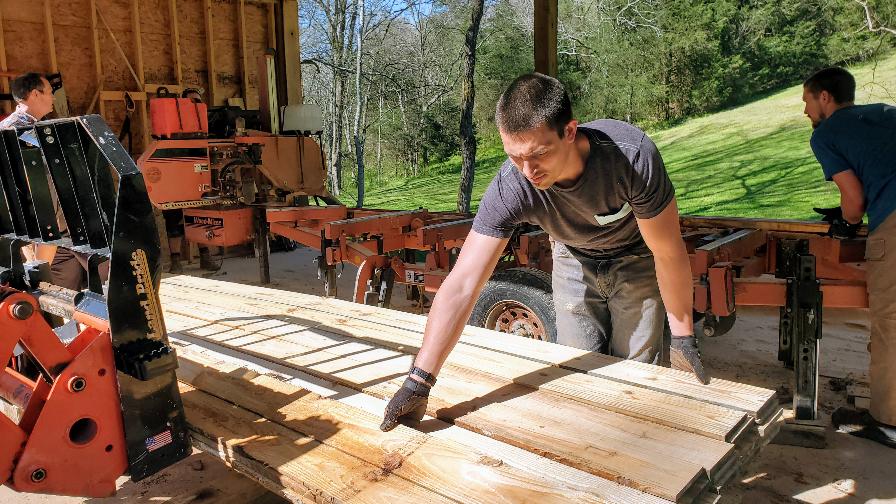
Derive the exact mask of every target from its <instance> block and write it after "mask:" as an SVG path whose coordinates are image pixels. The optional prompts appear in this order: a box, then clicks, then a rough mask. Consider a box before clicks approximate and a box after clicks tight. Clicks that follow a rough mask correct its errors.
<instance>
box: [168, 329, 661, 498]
mask: <svg viewBox="0 0 896 504" xmlns="http://www.w3.org/2000/svg"><path fill="white" fill-rule="evenodd" d="M169 336H170V341H171V342H172V344H173V345H175V347H176V348H177V349H178V350H177V351H178V354H179V355H183V354H182V353H181V350H182V349H184V348H185V347H186V348H188V351H190V352H193V353H198V354H201V355H202V359H203V361H202V362H203V365H205V366H207V367H211V368H213V369H217V370H224V371H225V372H229V369H233V368H242V367H247V368H249V369H250V370H251V371H253V372H255V373H257V374H260V375H265V376H269V377H272V378H275V379H277V380H280V381H282V382H285V383H289V384H292V385H294V386H297V387H299V388H302V389H305V390H309V391H314V392H315V393H317V394H319V395H321V396H323V397H327V398H330V399H332V400H336V401H339V402H340V403H342V404H346V405H348V406H352V407H354V408H357V409H359V410H361V411H364V412H366V413H367V414H369V415H373V416H374V418H377V419H379V418H380V417H381V415H382V412H383V408H385V405H386V401H384V400H382V399H378V398H375V397H372V396H369V395H366V394H363V393H361V392H358V391H356V390H352V389H350V388H347V387H343V386H341V385H337V384H335V383H333V382H330V381H326V380H322V379H319V378H315V377H313V376H310V375H308V374H305V373H303V372H301V371H297V370H295V369H293V368H289V367H285V366H282V365H279V364H274V363H271V362H267V361H263V360H261V359H258V358H255V357H252V356H251V355H247V354H244V353H241V352H237V351H232V350H228V349H225V348H222V347H218V346H217V345H212V344H209V343H207V342H204V341H202V340H198V339H196V338H193V337H190V336H187V335H184V334H180V333H171V334H170V335H169ZM222 352H223V353H222ZM426 421H427V423H428V426H429V425H431V426H432V427H431V428H429V427H428V428H427V431H428V433H427V435H428V436H432V437H434V438H437V439H441V440H444V441H448V442H451V443H455V444H458V445H460V446H463V447H464V448H465V450H466V451H467V453H468V456H469V457H475V458H476V459H479V458H481V457H491V458H496V459H499V460H500V461H501V462H502V463H501V466H508V467H511V468H513V469H514V470H516V471H519V472H520V473H522V474H524V475H527V477H528V478H530V479H534V480H539V481H545V482H546V483H545V484H548V485H550V486H552V487H556V488H564V489H570V490H572V491H577V492H580V493H584V494H594V495H597V496H599V497H600V498H601V500H603V501H605V502H608V503H625V504H659V503H661V502H668V501H666V500H665V499H660V498H658V497H654V496H652V495H648V494H645V493H643V492H639V491H637V490H634V489H632V488H628V487H625V486H623V485H620V484H618V483H615V482H612V481H609V480H606V479H603V478H599V477H597V476H594V475H592V474H589V473H586V472H583V471H580V470H578V469H574V468H572V467H569V466H565V465H563V464H561V463H559V462H556V461H553V460H550V459H548V458H545V457H541V456H539V455H536V454H534V453H531V452H528V451H526V450H523V449H521V448H518V447H516V446H512V445H509V444H506V443H502V442H500V441H496V440H494V439H492V438H489V437H486V436H483V435H481V434H477V433H475V432H472V431H469V430H465V429H462V428H460V427H457V426H454V425H451V424H447V423H444V422H441V421H440V420H437V419H433V418H431V417H426ZM396 428H400V427H396Z"/></svg>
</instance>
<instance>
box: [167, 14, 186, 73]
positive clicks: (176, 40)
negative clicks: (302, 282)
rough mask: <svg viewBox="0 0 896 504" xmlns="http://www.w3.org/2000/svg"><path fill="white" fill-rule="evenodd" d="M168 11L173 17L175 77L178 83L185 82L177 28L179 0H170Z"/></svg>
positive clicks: (172, 43) (172, 40)
mask: <svg viewBox="0 0 896 504" xmlns="http://www.w3.org/2000/svg"><path fill="white" fill-rule="evenodd" d="M168 13H169V16H170V17H171V52H172V54H173V55H174V78H175V79H176V80H177V85H178V86H181V85H183V83H184V76H183V70H181V68H180V36H179V33H178V29H177V16H178V14H177V0H168Z"/></svg>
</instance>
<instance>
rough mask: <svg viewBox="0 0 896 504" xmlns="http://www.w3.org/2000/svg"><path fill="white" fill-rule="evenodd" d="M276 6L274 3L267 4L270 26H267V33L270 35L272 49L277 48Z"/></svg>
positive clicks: (269, 45) (269, 41) (269, 44)
mask: <svg viewBox="0 0 896 504" xmlns="http://www.w3.org/2000/svg"><path fill="white" fill-rule="evenodd" d="M276 9H277V8H276V7H275V6H274V5H268V6H267V14H268V26H267V35H268V47H269V48H271V49H275V50H276V49H277V20H276V19H275V18H274V12H275V11H276Z"/></svg>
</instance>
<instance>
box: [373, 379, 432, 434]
mask: <svg viewBox="0 0 896 504" xmlns="http://www.w3.org/2000/svg"><path fill="white" fill-rule="evenodd" d="M430 388H431V387H430V386H429V385H427V384H426V383H423V382H419V381H417V380H415V379H413V378H411V377H410V376H408V377H407V379H406V380H405V381H404V384H403V385H402V386H401V388H400V389H398V392H396V393H395V395H394V396H393V397H392V400H391V401H389V404H387V405H386V412H385V414H384V415H383V423H382V424H381V425H380V430H382V431H383V432H388V431H390V430H392V429H394V428H395V426H396V425H398V424H399V423H402V424H404V425H407V426H409V427H416V426H417V425H418V424H419V423H420V420H422V419H423V415H424V414H425V413H426V403H427V401H428V400H429V389H430Z"/></svg>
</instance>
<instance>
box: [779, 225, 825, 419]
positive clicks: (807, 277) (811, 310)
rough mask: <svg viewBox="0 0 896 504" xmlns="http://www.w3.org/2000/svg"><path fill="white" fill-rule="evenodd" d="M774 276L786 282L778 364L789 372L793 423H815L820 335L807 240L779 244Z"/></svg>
mask: <svg viewBox="0 0 896 504" xmlns="http://www.w3.org/2000/svg"><path fill="white" fill-rule="evenodd" d="M776 259H777V270H776V272H775V276H777V277H778V278H785V279H786V280H787V295H786V301H785V304H784V306H782V307H781V309H780V310H781V313H780V323H779V325H778V360H780V361H782V362H784V365H785V366H787V367H790V368H793V370H794V374H795V379H796V390H795V391H794V394H793V411H794V417H795V418H796V420H815V419H816V416H817V413H818V359H819V342H820V340H821V331H822V322H821V317H822V301H823V300H822V292H821V281H820V280H818V279H817V278H816V276H815V256H814V255H812V254H810V253H809V242H808V240H796V239H788V240H781V241H780V243H779V246H778V250H777V258H776Z"/></svg>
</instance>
